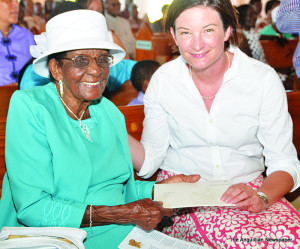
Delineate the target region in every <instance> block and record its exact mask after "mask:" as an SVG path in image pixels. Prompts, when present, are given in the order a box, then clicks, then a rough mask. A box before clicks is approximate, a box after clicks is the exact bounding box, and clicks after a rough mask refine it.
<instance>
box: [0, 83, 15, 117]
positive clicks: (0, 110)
mask: <svg viewBox="0 0 300 249" xmlns="http://www.w3.org/2000/svg"><path fill="white" fill-rule="evenodd" d="M16 90H18V84H16V83H13V84H10V85H6V86H0V117H6V116H7V111H8V106H9V101H10V97H11V95H12V94H13V92H14V91H16Z"/></svg>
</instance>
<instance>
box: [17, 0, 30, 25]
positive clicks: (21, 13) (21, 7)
mask: <svg viewBox="0 0 300 249" xmlns="http://www.w3.org/2000/svg"><path fill="white" fill-rule="evenodd" d="M24 16H25V4H24V1H23V0H21V1H20V3H19V14H18V22H17V25H18V26H20V27H22V28H26V29H28V26H27V23H26V22H25V21H24Z"/></svg>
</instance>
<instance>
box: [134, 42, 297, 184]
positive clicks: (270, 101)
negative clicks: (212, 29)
mask: <svg viewBox="0 0 300 249" xmlns="http://www.w3.org/2000/svg"><path fill="white" fill-rule="evenodd" d="M230 52H233V53H234V59H233V62H232V66H231V68H230V69H229V70H228V71H227V72H226V73H225V75H224V79H223V83H222V86H221V88H220V90H219V92H218V94H217V96H216V98H215V99H214V101H213V103H212V106H211V109H210V113H208V112H207V110H206V107H205V104H204V102H203V99H202V98H201V96H200V94H199V92H198V90H197V88H196V86H195V84H194V82H193V80H192V78H191V76H190V74H189V71H188V67H187V66H186V63H185V61H184V59H183V58H182V57H181V56H180V57H178V58H177V59H175V60H173V61H171V62H169V63H166V64H164V65H162V66H161V67H160V68H159V69H158V70H157V71H156V72H155V73H154V75H153V76H152V79H151V82H150V84H149V87H148V89H147V91H146V94H145V97H144V105H145V120H144V124H143V125H144V128H143V134H142V140H141V142H142V144H143V146H144V148H145V161H144V164H143V166H142V168H141V170H140V172H139V174H138V175H139V176H141V177H144V178H148V177H150V176H151V175H153V174H154V173H155V171H156V170H157V169H158V168H161V169H163V170H167V171H171V172H174V173H183V174H188V175H189V174H200V175H201V179H202V180H231V181H232V183H239V182H249V181H252V180H254V179H255V178H256V177H257V176H258V175H259V174H261V173H262V172H263V171H264V168H265V166H267V175H269V174H271V173H272V172H274V171H278V170H282V171H286V172H288V173H289V174H290V175H291V176H292V177H293V179H294V182H295V185H294V188H293V190H294V189H296V188H297V187H298V186H299V176H300V164H299V161H298V158H297V152H296V149H295V147H294V145H293V143H292V135H293V134H292V133H293V129H292V120H291V117H290V115H289V113H288V109H287V98H286V93H285V90H284V87H283V85H282V83H281V81H280V79H279V78H278V75H277V73H276V72H275V71H274V70H273V69H272V68H271V67H270V66H268V65H267V64H265V63H262V62H259V61H257V60H255V59H252V58H250V57H248V56H246V55H245V54H244V53H243V52H241V51H240V50H239V49H238V48H236V47H231V48H230Z"/></svg>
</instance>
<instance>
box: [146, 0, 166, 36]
mask: <svg viewBox="0 0 300 249" xmlns="http://www.w3.org/2000/svg"><path fill="white" fill-rule="evenodd" d="M168 8H169V4H164V5H163V6H162V7H161V13H162V17H161V18H160V19H158V20H156V21H155V22H153V23H150V27H151V29H152V31H153V32H163V31H164V17H165V16H166V13H167V11H168Z"/></svg>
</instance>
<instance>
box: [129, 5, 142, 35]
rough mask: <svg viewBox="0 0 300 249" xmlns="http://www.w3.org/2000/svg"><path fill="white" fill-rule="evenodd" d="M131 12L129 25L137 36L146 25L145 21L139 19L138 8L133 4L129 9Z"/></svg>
mask: <svg viewBox="0 0 300 249" xmlns="http://www.w3.org/2000/svg"><path fill="white" fill-rule="evenodd" d="M128 11H129V18H128V21H129V24H130V27H131V31H132V33H133V34H134V35H135V34H136V33H137V32H138V31H139V30H140V28H141V26H142V24H143V23H144V20H142V19H140V18H139V12H138V7H137V5H136V4H134V3H132V4H130V5H129V7H128Z"/></svg>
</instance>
